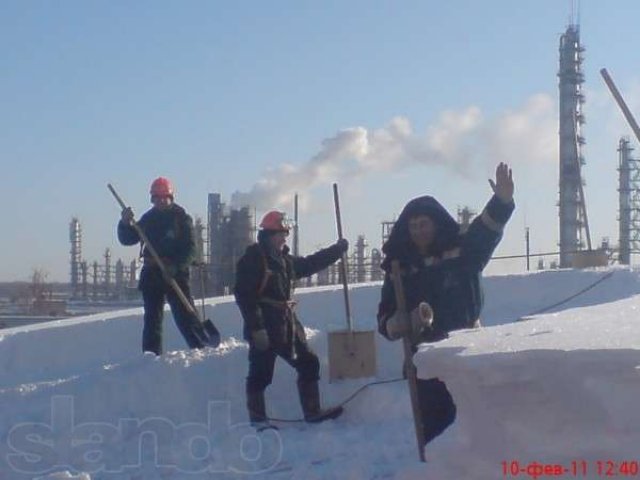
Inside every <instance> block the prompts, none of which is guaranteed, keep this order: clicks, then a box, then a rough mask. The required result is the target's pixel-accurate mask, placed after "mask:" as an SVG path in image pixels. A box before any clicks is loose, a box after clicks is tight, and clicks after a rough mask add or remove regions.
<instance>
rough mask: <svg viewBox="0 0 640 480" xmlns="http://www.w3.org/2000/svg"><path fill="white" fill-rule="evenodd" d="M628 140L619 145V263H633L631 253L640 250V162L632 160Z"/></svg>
mask: <svg viewBox="0 0 640 480" xmlns="http://www.w3.org/2000/svg"><path fill="white" fill-rule="evenodd" d="M632 151H633V148H632V147H631V144H630V141H629V139H628V138H625V137H623V138H621V139H620V142H619V144H618V159H619V160H618V172H619V183H618V185H619V186H618V192H619V210H620V211H619V219H618V220H619V240H618V241H619V247H618V248H619V253H618V262H619V263H620V264H622V265H629V264H630V263H631V252H637V251H638V249H639V248H640V160H638V159H637V158H632V156H631V152H632Z"/></svg>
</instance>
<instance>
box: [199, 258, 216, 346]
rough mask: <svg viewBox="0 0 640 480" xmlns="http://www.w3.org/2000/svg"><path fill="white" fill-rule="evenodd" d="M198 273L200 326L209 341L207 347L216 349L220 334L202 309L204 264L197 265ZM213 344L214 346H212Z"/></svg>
mask: <svg viewBox="0 0 640 480" xmlns="http://www.w3.org/2000/svg"><path fill="white" fill-rule="evenodd" d="M198 272H199V273H200V292H201V294H202V303H201V307H202V319H203V321H202V326H203V327H204V330H205V332H207V337H208V339H209V341H210V343H209V345H210V346H212V347H218V346H219V345H220V332H219V331H218V329H217V328H216V326H215V325H214V324H213V322H212V321H211V320H210V319H208V318H207V315H206V313H205V308H204V296H205V289H204V263H202V262H201V263H200V264H199V265H198ZM214 343H215V345H213V344H214Z"/></svg>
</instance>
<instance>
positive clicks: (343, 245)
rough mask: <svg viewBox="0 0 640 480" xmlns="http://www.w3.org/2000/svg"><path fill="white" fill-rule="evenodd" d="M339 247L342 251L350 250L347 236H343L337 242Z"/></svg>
mask: <svg viewBox="0 0 640 480" xmlns="http://www.w3.org/2000/svg"><path fill="white" fill-rule="evenodd" d="M336 245H337V247H338V248H339V249H340V250H341V252H342V253H344V252H346V251H347V250H349V240H347V239H346V238H341V239H339V240H338V241H337V242H336Z"/></svg>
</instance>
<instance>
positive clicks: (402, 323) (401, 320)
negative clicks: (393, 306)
mask: <svg viewBox="0 0 640 480" xmlns="http://www.w3.org/2000/svg"><path fill="white" fill-rule="evenodd" d="M410 324H411V320H410V319H409V318H407V316H406V315H400V314H399V313H398V312H396V313H394V314H393V315H391V316H390V317H389V318H388V319H387V323H386V324H385V326H386V329H387V336H388V337H389V339H390V340H398V339H399V338H402V337H404V336H405V335H406V334H408V333H409V329H410Z"/></svg>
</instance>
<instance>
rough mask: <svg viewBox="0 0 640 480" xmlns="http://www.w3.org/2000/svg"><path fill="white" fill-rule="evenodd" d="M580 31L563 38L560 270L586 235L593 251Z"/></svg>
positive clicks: (575, 29) (571, 29)
mask: <svg viewBox="0 0 640 480" xmlns="http://www.w3.org/2000/svg"><path fill="white" fill-rule="evenodd" d="M583 52H584V48H583V47H582V46H581V45H580V35H579V28H578V26H577V25H569V26H568V27H567V30H566V32H565V33H564V34H563V35H562V36H561V37H560V69H559V71H558V77H559V93H560V119H559V120H560V129H559V136H560V158H559V160H560V162H559V163H560V176H559V202H558V206H559V217H560V267H570V266H571V260H572V258H571V256H572V253H573V252H575V251H577V250H581V249H582V248H583V247H584V239H583V233H584V235H585V237H586V241H587V248H588V249H589V250H591V237H590V234H589V222H588V219H587V208H586V203H585V197H584V189H583V179H582V174H581V169H582V166H583V165H584V163H585V161H584V157H583V155H582V146H583V145H584V143H585V140H584V137H583V136H582V135H581V133H580V130H581V126H582V124H583V123H584V115H583V113H582V104H583V103H584V95H583V93H582V84H583V83H584V75H583V73H582V61H583V58H582V53H583Z"/></svg>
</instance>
